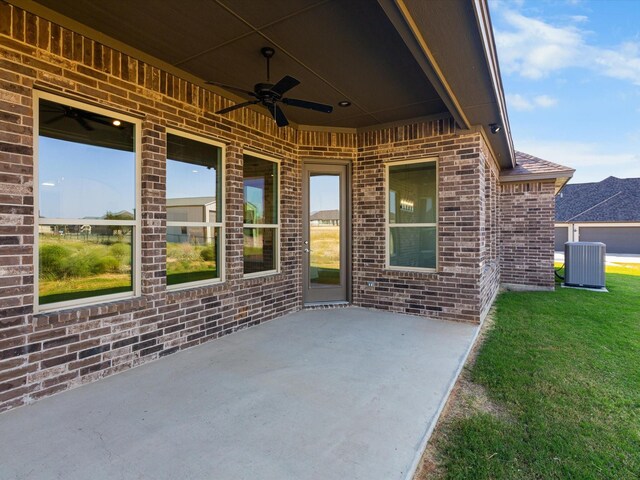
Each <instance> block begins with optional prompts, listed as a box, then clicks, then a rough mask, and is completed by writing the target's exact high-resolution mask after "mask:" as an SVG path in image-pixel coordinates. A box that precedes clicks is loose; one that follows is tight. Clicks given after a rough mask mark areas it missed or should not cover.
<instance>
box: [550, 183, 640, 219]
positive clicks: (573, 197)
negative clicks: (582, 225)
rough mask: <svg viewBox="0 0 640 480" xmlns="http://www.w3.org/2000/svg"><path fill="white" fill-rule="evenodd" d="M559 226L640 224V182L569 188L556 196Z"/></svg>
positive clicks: (581, 185) (584, 184)
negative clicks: (571, 224) (611, 223)
mask: <svg viewBox="0 0 640 480" xmlns="http://www.w3.org/2000/svg"><path fill="white" fill-rule="evenodd" d="M556 222H640V178H616V177H608V178H605V179H604V180H602V181H601V182H595V183H576V184H573V185H567V186H566V187H565V188H564V190H562V193H561V194H559V195H558V196H556Z"/></svg>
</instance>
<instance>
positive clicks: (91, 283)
mask: <svg viewBox="0 0 640 480" xmlns="http://www.w3.org/2000/svg"><path fill="white" fill-rule="evenodd" d="M39 248H40V277H39V302H40V304H42V305H44V304H48V303H54V302H62V301H67V300H76V299H79V298H87V297H93V296H99V295H109V294H113V293H120V292H128V291H131V290H132V283H131V246H130V244H129V243H126V242H123V239H122V238H119V237H116V236H108V237H107V236H102V237H99V236H90V235H89V236H86V237H83V236H73V237H67V236H62V235H41V237H40V246H39ZM217 274H218V273H217V269H216V262H215V254H214V246H213V245H211V244H208V245H196V244H191V243H179V242H169V243H167V284H168V285H175V284H178V283H184V282H193V281H199V280H206V279H211V278H216V277H217Z"/></svg>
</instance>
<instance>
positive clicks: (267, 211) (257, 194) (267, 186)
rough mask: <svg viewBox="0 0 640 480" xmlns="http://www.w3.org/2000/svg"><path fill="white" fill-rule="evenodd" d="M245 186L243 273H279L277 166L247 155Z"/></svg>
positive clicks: (244, 168) (245, 161)
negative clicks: (277, 271) (256, 226)
mask: <svg viewBox="0 0 640 480" xmlns="http://www.w3.org/2000/svg"><path fill="white" fill-rule="evenodd" d="M243 186H244V188H243V193H244V227H245V228H244V235H243V236H244V273H245V274H252V273H259V272H269V271H273V270H277V269H278V263H277V262H278V259H277V255H278V232H279V231H280V230H279V224H278V164H277V163H276V162H271V161H269V160H264V159H262V158H256V157H252V156H250V155H245V157H244V164H243ZM253 225H260V228H255V227H253Z"/></svg>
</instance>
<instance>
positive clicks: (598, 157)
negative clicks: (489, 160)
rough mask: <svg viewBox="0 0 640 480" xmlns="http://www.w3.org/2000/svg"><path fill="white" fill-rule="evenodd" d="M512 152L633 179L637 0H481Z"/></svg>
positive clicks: (637, 167)
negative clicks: (495, 52)
mask: <svg viewBox="0 0 640 480" xmlns="http://www.w3.org/2000/svg"><path fill="white" fill-rule="evenodd" d="M489 7H490V13H491V20H492V23H493V29H494V35H495V39H496V46H497V50H498V59H499V62H500V70H501V74H502V81H503V86H504V91H505V96H506V100H507V109H508V112H509V121H510V125H511V134H512V136H513V141H514V145H515V148H516V150H520V151H523V152H526V153H529V154H531V155H535V156H538V157H540V158H543V159H546V160H550V161H552V162H556V163H559V164H561V165H566V166H569V167H572V168H575V169H576V173H575V175H574V177H573V179H572V180H571V183H585V182H597V181H600V180H603V179H604V178H607V177H608V176H616V177H619V178H630V177H640V121H638V120H639V119H640V0H489Z"/></svg>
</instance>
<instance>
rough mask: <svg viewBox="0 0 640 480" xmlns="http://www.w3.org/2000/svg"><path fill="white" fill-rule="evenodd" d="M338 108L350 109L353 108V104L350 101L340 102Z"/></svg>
mask: <svg viewBox="0 0 640 480" xmlns="http://www.w3.org/2000/svg"><path fill="white" fill-rule="evenodd" d="M338 106H339V107H350V106H351V102H350V101H349V100H340V101H339V102H338Z"/></svg>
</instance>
